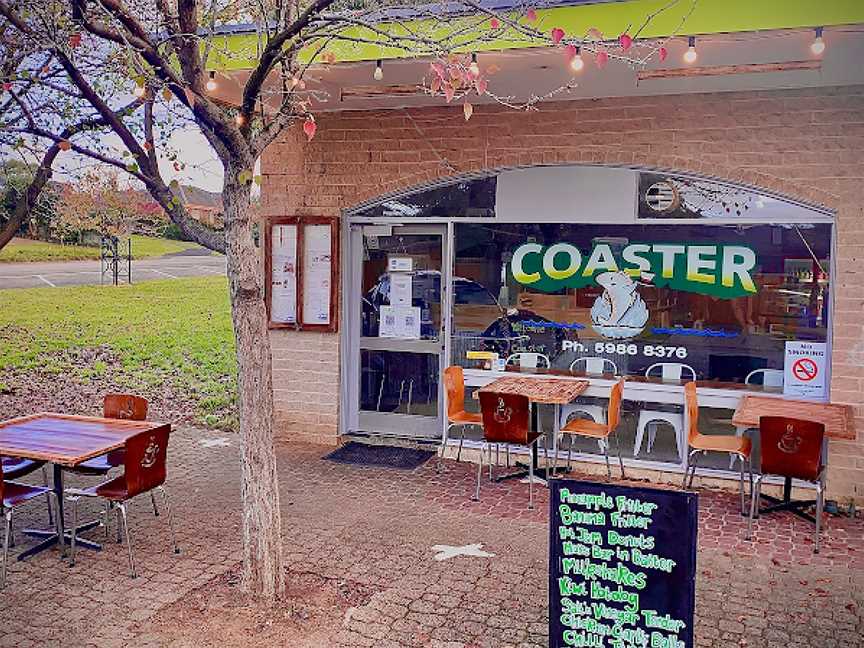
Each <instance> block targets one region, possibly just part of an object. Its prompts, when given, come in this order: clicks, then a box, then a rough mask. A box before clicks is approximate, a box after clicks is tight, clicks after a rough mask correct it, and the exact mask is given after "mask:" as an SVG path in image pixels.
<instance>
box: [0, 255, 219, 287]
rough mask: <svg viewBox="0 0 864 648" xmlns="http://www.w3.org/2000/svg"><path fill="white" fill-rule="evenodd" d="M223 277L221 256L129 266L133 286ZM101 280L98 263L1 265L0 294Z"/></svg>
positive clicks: (107, 279) (184, 257)
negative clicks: (3, 291) (8, 289)
mask: <svg viewBox="0 0 864 648" xmlns="http://www.w3.org/2000/svg"><path fill="white" fill-rule="evenodd" d="M224 274H225V257H224V256H222V255H207V256H200V255H187V254H182V253H181V254H177V255H168V256H164V257H156V258H152V259H141V260H140V261H133V262H132V283H138V282H141V281H151V280H153V279H179V278H180V277H200V276H204V275H224ZM101 276H102V273H101V272H100V264H99V261H51V262H43V263H0V290H3V289H7V288H40V287H41V288H45V287H48V286H51V287H57V286H81V285H87V284H90V285H93V284H95V285H98V284H99V283H100V279H101ZM124 280H125V274H123V273H122V272H121V281H124ZM105 282H106V283H110V282H111V277H110V275H106V276H105Z"/></svg>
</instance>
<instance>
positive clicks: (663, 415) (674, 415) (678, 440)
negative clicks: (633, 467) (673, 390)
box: [633, 362, 696, 462]
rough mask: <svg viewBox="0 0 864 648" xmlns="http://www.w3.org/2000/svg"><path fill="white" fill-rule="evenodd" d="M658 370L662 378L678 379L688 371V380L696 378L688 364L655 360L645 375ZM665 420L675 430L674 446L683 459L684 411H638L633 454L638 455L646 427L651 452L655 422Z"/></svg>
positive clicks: (648, 375)
mask: <svg viewBox="0 0 864 648" xmlns="http://www.w3.org/2000/svg"><path fill="white" fill-rule="evenodd" d="M658 369H659V370H660V376H661V378H662V379H663V380H674V381H680V380H681V379H682V374H684V373H685V372H688V373H689V374H690V380H694V381H695V380H696V370H695V369H693V367H691V366H690V365H686V364H682V363H680V362H655V363H654V364H652V365H651V366H650V367H648V368H647V369H646V370H645V377H646V378H649V377H650V376H651V374H652V373H653V372H654V371H655V370H658ZM661 421H662V422H665V423H668V424H669V425H671V426H672V429H673V430H674V431H675V446H676V448H677V449H678V459H679V461H682V462H683V461H684V412H664V411H662V410H652V409H644V410H642V411H641V412H639V422H638V424H637V425H636V444H635V445H634V446H633V456H634V457H636V456H638V455H639V450H640V449H641V448H642V438H643V437H644V435H645V429H646V428H648V450H647V453H648V454H651V450H652V449H653V448H654V439H655V438H656V436H657V423H658V422H661Z"/></svg>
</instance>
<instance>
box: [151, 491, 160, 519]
mask: <svg viewBox="0 0 864 648" xmlns="http://www.w3.org/2000/svg"><path fill="white" fill-rule="evenodd" d="M150 502H151V503H152V504H153V517H159V509H158V508H157V507H156V493H154V492H153V491H152V490H151V491H150Z"/></svg>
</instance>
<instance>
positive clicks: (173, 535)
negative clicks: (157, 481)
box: [159, 486, 180, 554]
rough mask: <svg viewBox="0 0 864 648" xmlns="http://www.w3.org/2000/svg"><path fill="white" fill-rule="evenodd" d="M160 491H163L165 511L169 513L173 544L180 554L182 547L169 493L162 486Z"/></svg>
mask: <svg viewBox="0 0 864 648" xmlns="http://www.w3.org/2000/svg"><path fill="white" fill-rule="evenodd" d="M159 490H160V491H162V499H163V500H164V501H165V511H166V512H167V513H168V529H169V531H171V544H172V545H174V553H175V554H179V553H180V547H178V546H177V535H176V533H175V532H174V516H173V515H172V514H171V504H170V502H169V501H168V491H167V490H165V487H164V486H160V487H159Z"/></svg>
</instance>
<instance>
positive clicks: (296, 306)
mask: <svg viewBox="0 0 864 648" xmlns="http://www.w3.org/2000/svg"><path fill="white" fill-rule="evenodd" d="M264 248H265V254H266V260H267V263H266V266H267V267H266V272H267V280H266V282H265V285H266V289H267V310H268V313H269V317H270V328H293V329H297V330H317V331H335V330H336V308H337V298H336V297H337V293H336V282H337V281H338V235H337V227H336V220H335V219H323V218H308V217H302V218H301V217H285V218H274V219H272V220H271V222H270V224H269V227H267V229H266V230H265V241H264Z"/></svg>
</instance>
